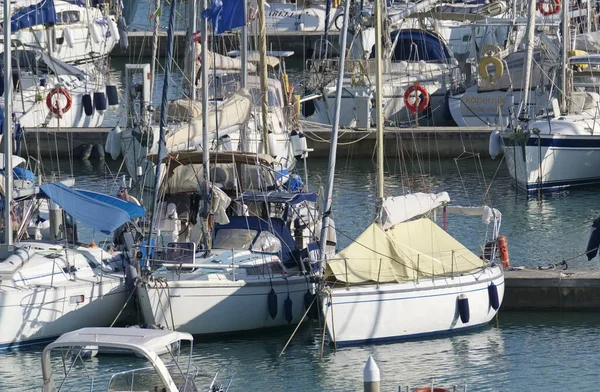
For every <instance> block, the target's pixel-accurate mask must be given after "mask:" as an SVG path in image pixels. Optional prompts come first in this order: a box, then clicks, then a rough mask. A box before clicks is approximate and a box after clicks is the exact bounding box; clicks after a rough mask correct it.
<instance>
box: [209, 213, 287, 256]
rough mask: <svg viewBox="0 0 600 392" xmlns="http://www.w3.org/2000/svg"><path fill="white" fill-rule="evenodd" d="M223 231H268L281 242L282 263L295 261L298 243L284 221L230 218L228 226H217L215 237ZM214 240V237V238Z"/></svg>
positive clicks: (249, 217) (254, 217)
mask: <svg viewBox="0 0 600 392" xmlns="http://www.w3.org/2000/svg"><path fill="white" fill-rule="evenodd" d="M221 229H248V230H257V231H258V232H259V233H260V232H261V231H268V232H270V233H271V234H273V235H275V236H276V237H277V238H279V240H280V241H281V255H279V256H280V258H281V261H282V262H284V263H285V262H286V261H292V260H295V258H294V252H295V251H296V249H297V248H296V242H295V241H294V237H292V234H291V233H290V230H289V229H288V228H287V226H286V225H285V223H284V222H283V220H281V219H277V218H270V219H269V220H268V221H267V220H264V219H261V218H259V217H256V216H232V217H230V218H229V223H228V224H226V225H219V224H217V225H215V230H214V234H213V236H214V235H216V234H217V232H218V231H219V230H221ZM213 239H214V237H213Z"/></svg>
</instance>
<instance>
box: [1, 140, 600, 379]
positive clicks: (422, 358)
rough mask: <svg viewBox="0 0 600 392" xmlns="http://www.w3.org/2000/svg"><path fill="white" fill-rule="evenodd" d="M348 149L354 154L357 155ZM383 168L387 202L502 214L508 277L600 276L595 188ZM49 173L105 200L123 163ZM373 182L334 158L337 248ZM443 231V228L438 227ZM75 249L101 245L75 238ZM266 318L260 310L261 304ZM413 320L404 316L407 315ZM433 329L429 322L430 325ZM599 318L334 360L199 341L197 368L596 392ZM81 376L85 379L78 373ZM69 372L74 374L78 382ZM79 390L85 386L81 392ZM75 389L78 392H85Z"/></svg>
mask: <svg viewBox="0 0 600 392" xmlns="http://www.w3.org/2000/svg"><path fill="white" fill-rule="evenodd" d="M356 148H360V147H359V146H357V147H356ZM464 157H465V158H464V159H458V160H442V161H438V160H436V159H430V158H429V157H427V159H423V160H419V159H413V160H412V161H410V162H409V161H400V160H399V161H388V162H387V165H388V167H387V170H386V178H385V182H386V193H387V194H389V195H392V194H394V195H397V194H402V193H405V192H407V191H409V190H410V191H413V192H419V191H426V192H439V191H447V192H448V193H449V194H450V197H451V199H452V202H453V204H458V205H481V204H483V203H486V204H488V205H491V206H493V207H495V208H497V209H499V210H500V211H501V212H502V213H503V216H502V227H501V234H504V235H506V236H507V237H508V241H509V250H510V256H511V263H512V264H513V265H526V266H531V267H535V266H540V265H543V266H545V265H547V264H550V263H557V262H560V261H562V260H563V259H568V263H569V268H572V269H581V268H597V267H598V261H597V260H593V261H591V262H588V261H587V259H586V258H585V257H581V256H579V257H576V256H577V255H579V254H581V253H582V252H583V251H584V249H585V246H586V242H587V233H588V230H589V226H590V224H591V222H592V221H593V220H594V219H595V218H596V217H597V216H598V215H600V207H599V206H598V204H597V200H598V196H597V192H598V189H597V188H589V189H580V190H576V191H570V192H568V193H566V192H565V193H559V194H555V195H552V196H548V197H546V198H544V200H542V201H541V202H538V201H536V200H528V199H526V198H525V196H524V195H523V194H521V193H518V192H516V190H515V189H514V187H513V186H512V185H511V182H510V177H509V175H508V172H507V169H506V167H505V164H504V163H503V162H501V161H500V159H497V160H495V161H492V160H480V159H479V158H478V157H476V156H471V155H469V154H465V155H464ZM45 164H46V169H47V171H52V170H57V166H58V165H60V166H61V171H63V172H65V171H67V172H68V171H72V173H73V174H74V176H75V177H76V186H77V187H79V188H84V189H91V190H98V191H105V192H109V193H112V194H114V192H115V189H114V188H113V186H114V183H113V178H114V177H116V176H117V175H118V173H119V168H120V162H116V161H112V160H111V159H110V158H107V160H106V161H105V162H102V161H96V162H93V161H92V162H79V161H76V162H71V161H60V162H57V161H47V162H45ZM308 166H309V183H308V186H309V188H310V190H311V191H315V192H318V193H321V194H322V193H323V190H322V187H323V185H324V182H325V178H326V168H327V162H326V161H325V160H317V159H309V165H308ZM375 182H376V174H375V170H374V164H373V162H372V161H371V160H364V159H363V160H358V159H353V158H352V156H351V155H348V156H342V157H340V159H339V161H338V170H337V173H336V188H335V191H334V199H333V200H334V205H333V211H334V212H333V217H334V219H335V220H336V228H337V230H338V245H339V246H340V247H343V246H346V245H348V244H349V243H350V241H351V239H352V238H355V237H356V236H357V235H358V234H360V232H361V231H362V230H363V229H364V228H365V227H367V226H368V224H369V223H370V221H371V219H372V218H373V214H374V208H373V206H374V202H375V196H374V195H375ZM438 221H441V217H438ZM80 230H81V232H82V235H81V239H82V240H84V241H91V240H92V239H94V240H95V241H96V242H99V241H101V240H102V239H104V237H103V236H100V235H99V234H98V233H93V232H91V231H89V230H85V229H84V228H83V227H82V228H80ZM486 230H491V227H490V228H486V227H485V226H484V225H483V224H482V223H481V220H480V218H478V217H465V216H454V215H449V216H448V231H449V232H451V233H452V234H453V235H455V237H456V238H458V239H459V240H460V241H461V242H463V243H464V244H465V245H467V246H469V247H470V248H472V249H475V250H476V249H477V246H478V243H479V242H480V241H482V240H483V238H484V236H485V233H486ZM265 306H266V304H265ZM407 317H410V315H407ZM432 317H435V315H432ZM599 325H600V315H598V314H596V313H511V312H502V311H501V312H500V313H499V316H498V318H497V319H495V320H493V322H492V323H491V324H490V325H489V326H487V327H484V328H482V329H479V330H476V331H472V332H469V333H463V334H459V335H453V336H448V337H441V338H437V339H428V340H414V341H407V342H398V343H390V344H378V345H363V346H359V347H348V348H340V349H338V350H337V352H336V351H334V349H333V347H332V346H330V345H328V344H325V349H324V351H323V353H322V354H321V338H322V334H321V332H322V329H321V328H320V326H319V323H318V322H313V323H306V324H305V325H303V327H302V328H301V329H300V330H299V332H298V333H297V334H296V336H295V337H294V338H293V340H292V343H291V344H290V346H289V347H288V348H287V350H286V352H285V353H284V355H283V356H281V357H280V356H279V354H280V352H281V350H282V349H283V347H284V345H285V343H286V341H287V339H288V338H289V336H290V335H291V333H292V329H291V328H289V329H283V330H275V331H266V332H263V333H260V334H243V335H236V336H229V337H213V338H209V339H201V340H197V342H196V344H195V347H194V351H195V363H196V365H198V366H199V367H200V368H201V369H203V370H204V371H206V372H214V371H216V370H217V368H220V367H227V369H228V371H229V372H231V373H233V374H234V375H235V379H234V382H233V384H232V389H231V390H235V391H260V390H272V389H276V390H280V391H314V390H321V391H352V390H356V391H360V390H362V368H363V366H364V363H365V361H366V360H367V358H368V356H369V355H373V357H374V358H375V360H376V361H377V363H378V365H379V367H380V369H381V378H382V391H397V390H398V386H400V385H403V386H406V385H410V386H411V387H417V386H427V385H430V383H431V380H435V384H436V385H439V386H445V387H451V386H452V385H455V384H458V385H465V384H466V385H467V386H468V390H470V391H516V390H527V389H530V388H533V389H536V390H547V389H551V390H554V391H570V390H590V391H591V390H595V385H596V383H597V382H598V379H599V377H598V372H597V368H598V366H599V365H600V360H599V359H598V356H597V355H596V350H595V347H597V346H596V343H598V342H599V340H600V338H599V336H600V327H599ZM42 349H43V346H38V347H33V348H29V349H23V350H15V351H9V352H1V353H0V391H13V390H14V391H17V390H18V391H28V390H39V389H40V387H41V382H42V379H41V365H40V354H41V350H42ZM139 365H140V363H139V360H138V359H136V358H128V357H118V356H116V357H115V356H111V357H108V356H105V357H103V356H100V357H98V358H94V359H92V360H89V361H88V362H86V368H87V370H88V371H91V372H93V373H95V374H98V373H99V374H101V375H103V376H102V377H100V379H99V380H98V384H97V386H99V385H101V384H102V382H101V379H105V380H104V381H107V377H108V376H109V375H110V374H112V373H114V372H117V371H122V370H127V369H131V368H135V367H138V366H139ZM75 370H76V371H77V372H78V373H79V374H84V372H85V370H84V369H83V368H78V369H75ZM75 370H73V371H75ZM82 385H83V384H82ZM81 388H83V389H77V386H76V387H75V388H74V389H71V390H73V391H75V390H87V389H86V388H84V387H81Z"/></svg>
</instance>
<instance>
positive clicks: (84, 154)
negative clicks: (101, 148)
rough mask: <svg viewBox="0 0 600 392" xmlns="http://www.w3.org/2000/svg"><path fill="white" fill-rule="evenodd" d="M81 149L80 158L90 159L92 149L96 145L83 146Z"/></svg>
mask: <svg viewBox="0 0 600 392" xmlns="http://www.w3.org/2000/svg"><path fill="white" fill-rule="evenodd" d="M80 147H81V150H80V152H79V158H80V159H83V160H88V159H90V155H91V154H92V148H93V147H94V145H92V144H82V145H81V146H80Z"/></svg>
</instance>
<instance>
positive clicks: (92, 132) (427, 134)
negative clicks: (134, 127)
mask: <svg viewBox="0 0 600 392" xmlns="http://www.w3.org/2000/svg"><path fill="white" fill-rule="evenodd" d="M111 129H112V127H101V128H61V129H60V130H59V129H49V128H48V129H40V130H36V131H28V132H25V141H26V143H27V148H28V150H29V151H37V149H38V147H39V150H40V153H41V155H42V156H48V155H54V156H56V155H57V154H58V156H61V157H67V156H68V154H69V153H70V152H71V151H73V150H74V149H76V148H77V147H78V146H80V145H82V144H92V145H94V144H102V145H104V143H105V141H106V134H107V133H108V132H109V131H110V130H111ZM303 129H304V132H305V135H306V138H307V139H308V140H307V143H308V147H309V148H311V149H313V150H314V151H313V152H311V153H310V154H309V156H311V157H315V158H326V157H328V156H329V145H330V144H329V140H330V137H331V128H330V127H318V128H317V127H305V128H303ZM489 134H490V129H488V128H460V127H418V128H386V129H385V131H384V137H385V139H386V141H385V154H386V157H388V158H391V159H394V158H398V157H402V158H405V159H412V158H416V156H417V155H419V156H420V157H421V158H423V157H425V158H427V157H431V158H432V159H437V157H438V156H439V157H440V158H456V157H458V156H459V155H460V154H461V153H463V152H465V151H468V152H472V153H479V154H482V156H486V157H487V156H488V144H489V142H488V140H489ZM375 139H376V137H375V130H374V129H341V130H340V136H339V139H338V142H339V145H338V154H339V155H340V156H341V157H342V156H352V157H357V158H370V157H372V156H374V155H373V154H374V153H375ZM38 141H39V146H38ZM22 153H24V151H22Z"/></svg>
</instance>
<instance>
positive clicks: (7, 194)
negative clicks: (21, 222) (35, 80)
mask: <svg viewBox="0 0 600 392" xmlns="http://www.w3.org/2000/svg"><path fill="white" fill-rule="evenodd" d="M10 17H11V15H10V1H7V0H5V1H4V176H5V177H4V180H5V181H4V220H5V224H4V243H5V244H6V245H7V246H11V245H12V244H13V228H12V216H11V213H10V212H11V204H12V190H13V172H12V106H11V105H12V59H11V57H12V54H11V49H12V48H11V46H12V42H11V37H10V36H11V31H10V27H11V26H10V22H11V20H10Z"/></svg>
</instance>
